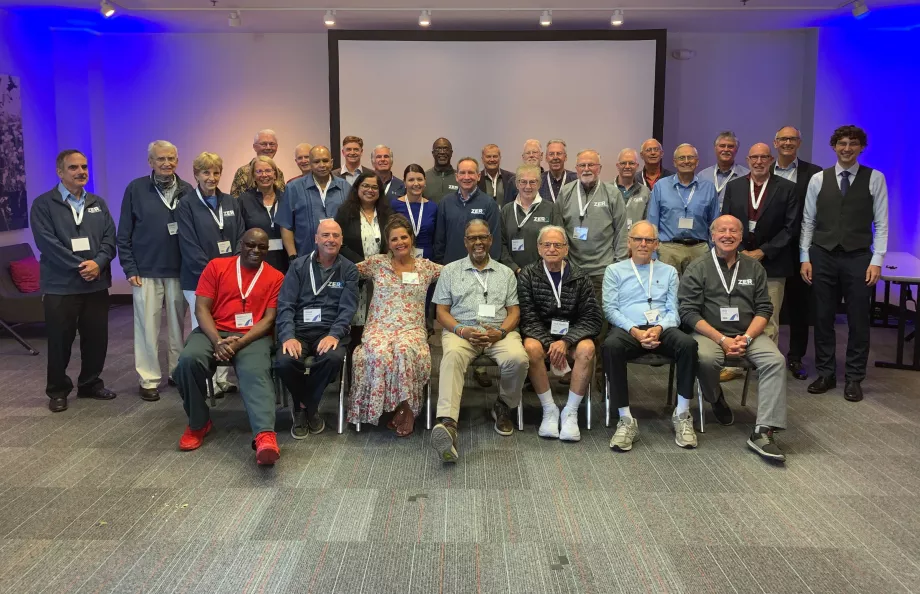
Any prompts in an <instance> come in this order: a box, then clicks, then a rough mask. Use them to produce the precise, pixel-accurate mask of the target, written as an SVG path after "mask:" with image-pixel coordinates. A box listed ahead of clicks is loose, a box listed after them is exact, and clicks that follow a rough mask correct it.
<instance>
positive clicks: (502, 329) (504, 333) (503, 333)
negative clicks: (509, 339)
mask: <svg viewBox="0 0 920 594" xmlns="http://www.w3.org/2000/svg"><path fill="white" fill-rule="evenodd" d="M498 331H499V332H501V333H502V338H504V337H506V336H508V331H507V330H505V329H504V328H499V329H498Z"/></svg>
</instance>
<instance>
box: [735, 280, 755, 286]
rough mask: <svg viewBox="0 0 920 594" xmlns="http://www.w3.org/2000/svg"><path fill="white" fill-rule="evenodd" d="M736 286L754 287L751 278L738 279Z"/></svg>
mask: <svg viewBox="0 0 920 594" xmlns="http://www.w3.org/2000/svg"><path fill="white" fill-rule="evenodd" d="M738 285H739V286H742V287H753V286H754V279H752V278H739V279H738Z"/></svg>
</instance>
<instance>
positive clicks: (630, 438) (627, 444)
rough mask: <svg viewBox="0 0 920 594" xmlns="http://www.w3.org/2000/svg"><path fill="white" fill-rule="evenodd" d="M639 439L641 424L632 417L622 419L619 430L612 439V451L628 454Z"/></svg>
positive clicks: (618, 424)
mask: <svg viewBox="0 0 920 594" xmlns="http://www.w3.org/2000/svg"><path fill="white" fill-rule="evenodd" d="M638 439H639V422H638V421H636V419H634V418H632V417H620V420H619V422H617V430H616V432H615V433H614V434H613V437H611V438H610V449H612V450H616V451H617V452H628V451H629V450H631V449H632V447H633V442H634V441H636V440H638Z"/></svg>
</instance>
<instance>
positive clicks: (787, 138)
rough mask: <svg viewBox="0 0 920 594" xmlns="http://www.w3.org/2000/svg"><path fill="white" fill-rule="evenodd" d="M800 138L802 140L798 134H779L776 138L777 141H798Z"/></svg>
mask: <svg viewBox="0 0 920 594" xmlns="http://www.w3.org/2000/svg"><path fill="white" fill-rule="evenodd" d="M798 140H801V138H799V137H798V136H778V137H777V138H776V141H777V142H796V141H798Z"/></svg>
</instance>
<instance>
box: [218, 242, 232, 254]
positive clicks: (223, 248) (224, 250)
mask: <svg viewBox="0 0 920 594" xmlns="http://www.w3.org/2000/svg"><path fill="white" fill-rule="evenodd" d="M217 253H219V254H229V253H230V242H229V241H218V242H217Z"/></svg>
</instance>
